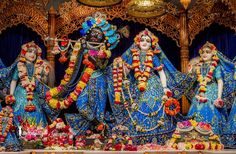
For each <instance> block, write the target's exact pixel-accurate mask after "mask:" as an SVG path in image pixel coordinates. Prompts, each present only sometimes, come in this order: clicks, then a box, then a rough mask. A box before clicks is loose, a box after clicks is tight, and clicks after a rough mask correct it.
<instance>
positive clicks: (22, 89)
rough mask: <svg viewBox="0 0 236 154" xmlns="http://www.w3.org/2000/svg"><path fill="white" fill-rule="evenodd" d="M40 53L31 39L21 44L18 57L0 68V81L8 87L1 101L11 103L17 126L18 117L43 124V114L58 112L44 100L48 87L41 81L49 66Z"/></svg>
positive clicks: (44, 79) (55, 113) (53, 114)
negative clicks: (7, 91) (7, 93)
mask: <svg viewBox="0 0 236 154" xmlns="http://www.w3.org/2000/svg"><path fill="white" fill-rule="evenodd" d="M41 53H42V50H41V48H40V47H39V46H38V45H36V44H35V43H34V42H33V41H32V42H29V43H26V44H24V45H22V47H21V53H20V55H19V58H18V59H17V60H16V61H15V62H14V63H13V64H12V65H11V66H10V67H6V68H3V69H1V70H0V77H1V80H2V81H4V82H5V85H6V87H8V88H9V89H10V90H9V91H10V94H9V95H7V96H6V97H5V102H6V104H8V105H12V108H13V112H14V121H15V122H16V125H17V126H18V127H19V126H20V125H21V124H20V122H19V118H20V119H22V120H23V121H28V122H31V124H34V125H41V126H43V127H46V125H47V119H46V114H47V115H48V116H49V117H50V118H52V119H53V118H55V116H57V115H58V112H57V111H54V110H52V109H51V108H50V107H49V106H48V105H47V103H45V101H44V97H45V93H46V92H45V91H46V90H47V89H48V87H47V86H46V85H44V83H47V82H48V76H49V73H50V67H49V64H48V63H47V62H46V61H44V60H42V58H41ZM45 113H46V114H45Z"/></svg>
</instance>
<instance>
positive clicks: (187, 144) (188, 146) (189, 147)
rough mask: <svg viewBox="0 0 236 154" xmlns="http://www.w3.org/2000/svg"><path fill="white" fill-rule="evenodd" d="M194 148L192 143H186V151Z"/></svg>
mask: <svg viewBox="0 0 236 154" xmlns="http://www.w3.org/2000/svg"><path fill="white" fill-rule="evenodd" d="M192 147H193V145H192V144H191V143H189V142H187V143H186V146H185V148H186V150H189V149H192Z"/></svg>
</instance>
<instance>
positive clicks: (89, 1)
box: [78, 0, 122, 7]
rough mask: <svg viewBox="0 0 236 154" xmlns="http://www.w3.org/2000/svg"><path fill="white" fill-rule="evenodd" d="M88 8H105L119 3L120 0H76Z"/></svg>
mask: <svg viewBox="0 0 236 154" xmlns="http://www.w3.org/2000/svg"><path fill="white" fill-rule="evenodd" d="M78 1H79V2H80V3H82V4H85V5H88V6H96V7H105V6H111V5H115V4H118V3H120V2H121V1H122V0H78Z"/></svg>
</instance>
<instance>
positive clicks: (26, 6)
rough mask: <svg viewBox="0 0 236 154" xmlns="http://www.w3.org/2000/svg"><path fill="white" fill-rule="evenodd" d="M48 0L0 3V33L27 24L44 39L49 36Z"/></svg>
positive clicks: (21, 0) (22, 0) (6, 0)
mask: <svg viewBox="0 0 236 154" xmlns="http://www.w3.org/2000/svg"><path fill="white" fill-rule="evenodd" d="M47 3H48V0H33V1H32V0H15V1H9V0H3V1H1V2H0V10H2V11H1V12H0V33H1V32H2V31H3V30H5V29H6V28H8V27H12V26H13V25H18V24H20V23H22V24H25V25H26V26H27V27H29V28H31V29H32V30H33V31H35V32H37V33H38V34H39V35H40V36H41V37H42V38H44V37H45V36H47V35H48V22H47V11H46V8H45V7H46V5H47Z"/></svg>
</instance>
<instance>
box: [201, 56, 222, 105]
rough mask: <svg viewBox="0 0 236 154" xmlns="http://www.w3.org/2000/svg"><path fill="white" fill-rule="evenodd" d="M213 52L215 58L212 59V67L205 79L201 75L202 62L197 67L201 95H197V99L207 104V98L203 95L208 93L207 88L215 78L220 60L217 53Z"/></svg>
mask: <svg viewBox="0 0 236 154" xmlns="http://www.w3.org/2000/svg"><path fill="white" fill-rule="evenodd" d="M212 52H214V53H215V55H213V57H212V62H211V65H210V70H209V71H208V73H207V75H206V76H205V77H203V75H202V73H201V66H202V64H203V63H202V60H201V62H200V63H199V64H198V65H197V66H196V74H197V81H198V82H199V85H200V87H199V89H198V92H199V95H197V98H198V99H199V101H200V102H201V103H205V102H207V98H205V97H204V95H203V94H204V93H205V92H206V91H207V88H206V86H207V83H209V82H211V80H212V78H213V73H214V70H215V68H216V67H217V65H218V61H219V58H218V56H217V55H216V51H212Z"/></svg>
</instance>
